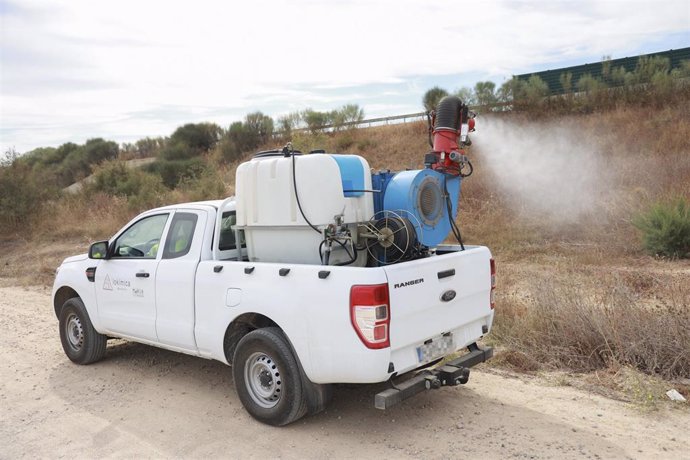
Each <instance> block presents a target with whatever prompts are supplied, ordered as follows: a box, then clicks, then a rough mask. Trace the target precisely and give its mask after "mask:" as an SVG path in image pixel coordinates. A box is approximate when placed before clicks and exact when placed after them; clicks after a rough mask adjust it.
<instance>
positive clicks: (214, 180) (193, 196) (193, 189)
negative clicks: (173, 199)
mask: <svg viewBox="0 0 690 460" xmlns="http://www.w3.org/2000/svg"><path fill="white" fill-rule="evenodd" d="M179 189H180V190H181V191H182V192H183V194H184V195H185V196H186V199H187V200H189V201H203V200H218V199H221V198H225V197H226V195H227V193H226V189H225V183H224V182H223V178H222V175H221V173H220V172H219V171H218V170H216V169H213V170H212V169H207V170H206V171H204V172H203V173H201V174H200V175H199V176H198V177H195V178H192V179H185V180H183V181H182V183H181V184H180V186H179Z"/></svg>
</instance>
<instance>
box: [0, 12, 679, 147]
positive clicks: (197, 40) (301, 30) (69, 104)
mask: <svg viewBox="0 0 690 460" xmlns="http://www.w3.org/2000/svg"><path fill="white" fill-rule="evenodd" d="M688 46H690V0H658V1H654V2H651V1H649V0H644V1H639V0H599V1H592V0H577V1H576V0H570V1H557V0H551V1H528V0H522V1H517V0H505V1H500V0H483V1H475V2H469V1H466V0H435V1H421V0H418V1H408V0H396V1H387V0H386V1H384V0H361V1H360V0H345V1H334V0H331V1H327V0H291V1H278V0H270V1H260V0H255V1H245V2H236V1H228V0H226V1H210V0H196V1H194V2H179V1H146V0H118V1H110V2H103V1H93V0H51V1H37V0H21V1H18V0H13V1H7V0H0V148H1V149H2V152H6V151H7V150H8V149H10V148H13V149H15V150H16V151H17V152H20V153H24V152H26V151H29V150H31V149H33V148H36V147H48V146H53V147H56V146H59V145H61V144H63V143H65V142H76V143H82V142H84V141H85V140H87V139H90V138H94V137H103V138H106V139H110V140H115V141H117V142H134V141H136V140H137V139H140V138H144V137H147V136H152V137H153V136H166V135H170V134H171V133H172V132H173V131H174V130H175V128H176V127H178V126H180V125H182V124H185V123H190V122H202V121H209V122H215V123H218V124H219V125H221V126H223V127H227V126H228V125H229V124H230V123H232V122H233V121H237V120H241V119H242V118H243V117H244V115H245V114H247V113H250V112H254V111H261V112H263V113H265V114H267V115H270V116H272V117H274V118H276V117H278V116H280V115H283V114H286V113H289V112H293V111H297V110H304V109H306V108H312V109H315V110H332V109H335V108H338V107H340V106H342V105H344V104H348V103H353V104H358V105H360V107H362V108H363V109H364V112H365V115H366V117H367V118H371V117H379V116H390V115H399V114H405V113H414V112H419V111H422V110H423V107H422V105H421V99H422V96H423V94H424V92H425V91H426V90H428V89H429V88H431V87H433V86H436V85H438V86H441V87H443V88H445V89H447V90H449V91H453V90H457V89H459V88H461V87H463V86H473V85H474V83H475V82H477V81H480V80H482V81H483V80H492V81H494V82H496V83H497V84H498V85H500V84H501V83H503V82H504V81H505V80H506V79H507V78H510V76H511V75H516V74H521V73H528V72H533V71H539V70H546V69H550V68H558V67H563V66H568V65H575V64H582V63H586V62H598V61H599V60H601V58H602V56H604V55H607V56H611V57H612V58H614V59H615V58H620V57H626V56H636V55H639V54H645V53H650V52H655V51H665V50H669V49H677V48H684V47H688Z"/></svg>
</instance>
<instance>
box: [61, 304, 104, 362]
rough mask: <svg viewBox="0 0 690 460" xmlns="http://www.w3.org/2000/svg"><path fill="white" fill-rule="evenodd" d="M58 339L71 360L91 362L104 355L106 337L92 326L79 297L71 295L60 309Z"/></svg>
mask: <svg viewBox="0 0 690 460" xmlns="http://www.w3.org/2000/svg"><path fill="white" fill-rule="evenodd" d="M60 341H61V342H62V349H63V350H65V354H66V355H67V357H68V358H69V359H70V360H71V361H73V362H75V363H77V364H91V363H95V362H96V361H99V360H101V359H102V358H103V356H104V355H105V347H106V344H107V341H108V338H107V337H106V336H104V335H103V334H99V333H98V332H97V331H96V329H94V328H93V324H91V319H89V314H88V313H87V312H86V307H84V302H82V301H81V299H80V298H79V297H73V298H71V299H69V300H67V302H65V303H64V304H63V305H62V309H61V310H60Z"/></svg>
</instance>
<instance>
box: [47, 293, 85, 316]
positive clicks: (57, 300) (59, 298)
mask: <svg viewBox="0 0 690 460" xmlns="http://www.w3.org/2000/svg"><path fill="white" fill-rule="evenodd" d="M72 297H79V298H81V296H80V295H79V293H78V292H77V291H75V290H74V289H73V288H71V287H69V286H62V287H61V288H60V289H58V290H57V291H55V296H54V297H53V308H54V309H55V316H56V317H57V318H59V317H60V309H61V308H62V306H63V305H64V304H65V302H67V301H68V300H69V299H71V298H72Z"/></svg>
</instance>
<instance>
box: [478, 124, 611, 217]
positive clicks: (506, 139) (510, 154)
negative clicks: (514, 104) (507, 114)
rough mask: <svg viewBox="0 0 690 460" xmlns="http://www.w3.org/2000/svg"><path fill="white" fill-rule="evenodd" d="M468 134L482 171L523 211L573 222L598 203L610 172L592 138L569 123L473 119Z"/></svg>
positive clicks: (596, 206) (593, 208)
mask: <svg viewBox="0 0 690 460" xmlns="http://www.w3.org/2000/svg"><path fill="white" fill-rule="evenodd" d="M477 131H478V132H477V135H475V136H472V141H473V142H474V146H473V149H474V152H472V154H474V155H477V156H481V158H482V167H484V168H488V169H490V170H491V171H492V173H493V174H494V176H495V178H496V179H497V181H496V183H495V184H494V185H495V187H497V188H498V189H499V190H502V191H504V192H505V193H506V195H507V197H508V200H509V202H510V203H511V205H513V206H515V207H516V208H517V209H519V210H520V211H521V212H527V213H530V214H534V216H535V217H544V218H547V219H548V220H550V221H553V222H562V223H567V222H572V221H574V220H577V219H578V218H579V217H581V216H582V215H583V214H584V213H590V212H592V211H594V210H595V209H597V208H598V207H599V206H600V205H601V204H602V199H603V195H604V193H605V191H606V189H607V178H608V177H609V174H608V172H607V169H606V165H605V164H604V160H603V158H602V157H601V155H600V152H599V149H598V147H597V145H596V142H595V140H594V139H588V138H586V137H585V136H584V133H582V132H580V131H578V130H577V129H576V128H575V127H573V126H572V125H566V124H564V123H558V124H557V123H554V122H524V121H521V122H515V121H510V120H502V119H500V118H498V117H490V116H489V117H481V118H479V119H478V120H477Z"/></svg>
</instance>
